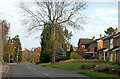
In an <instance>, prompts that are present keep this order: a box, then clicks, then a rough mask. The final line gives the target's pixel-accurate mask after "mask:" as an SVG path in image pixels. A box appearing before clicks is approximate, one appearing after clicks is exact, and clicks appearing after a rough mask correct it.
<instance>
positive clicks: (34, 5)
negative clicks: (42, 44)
mask: <svg viewBox="0 0 120 79" xmlns="http://www.w3.org/2000/svg"><path fill="white" fill-rule="evenodd" d="M86 4H87V2H65V1H62V2H56V1H55V0H52V1H51V0H49V1H46V2H41V1H38V0H36V1H34V2H31V3H30V2H29V3H28V4H27V3H26V2H22V3H21V4H20V8H21V9H22V10H23V11H24V20H23V22H24V24H26V26H29V27H28V30H29V31H37V30H38V31H39V30H41V29H43V28H44V27H46V26H47V25H49V26H51V27H52V36H51V39H52V51H53V56H52V63H55V42H54V41H55V29H56V27H57V26H58V25H61V26H63V27H69V26H72V27H74V28H77V29H79V28H81V23H82V22H83V21H84V16H83V15H82V10H84V9H85V8H86Z"/></svg>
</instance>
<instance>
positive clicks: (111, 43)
mask: <svg viewBox="0 0 120 79" xmlns="http://www.w3.org/2000/svg"><path fill="white" fill-rule="evenodd" d="M112 48H113V39H110V49H112Z"/></svg>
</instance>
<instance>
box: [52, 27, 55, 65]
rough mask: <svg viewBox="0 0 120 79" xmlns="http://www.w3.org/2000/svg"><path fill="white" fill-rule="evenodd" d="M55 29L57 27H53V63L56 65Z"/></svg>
mask: <svg viewBox="0 0 120 79" xmlns="http://www.w3.org/2000/svg"><path fill="white" fill-rule="evenodd" d="M55 29H56V26H52V36H51V39H52V63H55Z"/></svg>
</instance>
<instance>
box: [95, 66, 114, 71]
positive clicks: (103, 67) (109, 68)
mask: <svg viewBox="0 0 120 79" xmlns="http://www.w3.org/2000/svg"><path fill="white" fill-rule="evenodd" d="M95 71H97V72H108V73H111V72H112V66H111V65H106V64H100V65H97V66H96V67H95Z"/></svg>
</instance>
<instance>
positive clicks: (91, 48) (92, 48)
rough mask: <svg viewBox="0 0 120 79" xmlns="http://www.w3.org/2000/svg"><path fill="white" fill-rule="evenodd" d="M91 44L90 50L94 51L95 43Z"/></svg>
mask: <svg viewBox="0 0 120 79" xmlns="http://www.w3.org/2000/svg"><path fill="white" fill-rule="evenodd" d="M92 44H93V47H92ZM92 44H90V50H89V52H94V43H92Z"/></svg>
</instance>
